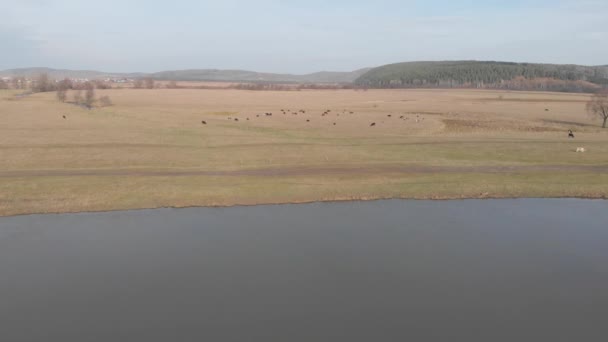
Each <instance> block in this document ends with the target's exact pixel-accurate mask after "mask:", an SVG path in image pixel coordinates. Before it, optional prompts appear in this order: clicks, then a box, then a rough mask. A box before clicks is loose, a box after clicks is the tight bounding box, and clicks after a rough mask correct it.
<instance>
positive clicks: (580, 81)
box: [355, 61, 608, 92]
mask: <svg viewBox="0 0 608 342" xmlns="http://www.w3.org/2000/svg"><path fill="white" fill-rule="evenodd" d="M355 82H356V83H357V85H359V86H363V87H370V88H433V87H437V88H504V89H522V90H554V91H581V92H582V91H593V90H595V89H597V88H600V87H601V86H606V85H608V67H606V66H597V67H588V66H580V65H557V64H530V63H507V62H478V61H453V62H408V63H398V64H389V65H385V66H381V67H378V68H374V69H372V70H370V71H368V72H367V73H365V74H363V75H362V76H361V77H359V78H358V79H357V80H356V81H355Z"/></svg>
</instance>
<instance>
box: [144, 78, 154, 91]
mask: <svg viewBox="0 0 608 342" xmlns="http://www.w3.org/2000/svg"><path fill="white" fill-rule="evenodd" d="M144 82H145V84H146V89H154V79H153V78H152V77H146V78H145V79H144Z"/></svg>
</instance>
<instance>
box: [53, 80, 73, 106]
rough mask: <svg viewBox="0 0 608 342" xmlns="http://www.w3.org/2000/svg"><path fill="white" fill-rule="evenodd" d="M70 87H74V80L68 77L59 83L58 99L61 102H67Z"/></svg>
mask: <svg viewBox="0 0 608 342" xmlns="http://www.w3.org/2000/svg"><path fill="white" fill-rule="evenodd" d="M70 88H72V81H70V80H69V79H67V78H66V79H64V80H62V81H60V82H59V83H57V99H58V100H59V101H61V102H65V100H66V99H67V92H68V89H70Z"/></svg>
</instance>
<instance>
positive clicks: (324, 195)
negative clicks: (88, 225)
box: [0, 89, 608, 215]
mask: <svg viewBox="0 0 608 342" xmlns="http://www.w3.org/2000/svg"><path fill="white" fill-rule="evenodd" d="M15 94H16V93H15V91H7V90H3V91H0V118H1V120H0V215H17V214H27V213H48V212H76V211H101V210H117V209H133V208H154V207H184V206H207V205H209V206H221V205H250V204H260V203H286V202H289V203H297V202H308V201H321V200H350V199H378V198H432V199H448V198H501V197H588V198H606V196H607V195H608V129H607V130H602V129H601V128H600V127H599V125H598V122H594V121H592V120H591V119H590V118H589V117H588V116H587V115H586V114H585V102H586V101H587V100H588V98H589V97H588V95H582V94H556V93H524V92H499V91H473V90H370V91H354V90H325V91H285V92H269V91H259V92H255V91H241V90H195V89H154V90H143V89H142V90H137V89H112V90H98V91H97V95H98V96H103V95H108V96H110V98H111V99H112V101H113V103H114V105H113V106H111V107H105V108H95V109H92V110H87V109H83V108H81V107H78V106H75V105H72V104H64V103H60V102H58V101H57V100H56V99H55V94H54V93H42V94H35V95H32V96H28V97H23V98H16V97H15V96H14V95H15ZM281 109H284V110H285V114H283V112H282V111H281ZM288 110H289V111H288ZM328 110H330V112H328V113H327V114H326V115H323V113H324V112H326V111H328ZM351 112H352V113H351ZM265 113H272V116H268V115H266V114H265ZM63 116H65V119H64V118H63ZM236 120H238V121H236ZM202 121H205V122H206V124H203V123H202ZM374 123H375V125H373V126H372V124H374ZM568 129H572V130H573V131H574V132H575V134H576V138H575V139H570V140H569V139H568V136H567V130H568ZM577 147H585V148H586V149H587V152H586V153H576V152H575V150H576V148H577Z"/></svg>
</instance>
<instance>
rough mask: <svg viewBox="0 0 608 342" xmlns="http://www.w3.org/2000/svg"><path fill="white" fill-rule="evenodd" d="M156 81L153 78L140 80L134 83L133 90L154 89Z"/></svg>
mask: <svg viewBox="0 0 608 342" xmlns="http://www.w3.org/2000/svg"><path fill="white" fill-rule="evenodd" d="M154 85H155V83H154V79H153V78H151V77H146V78H143V79H142V78H138V79H136V80H135V81H134V82H133V88H135V89H154Z"/></svg>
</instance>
